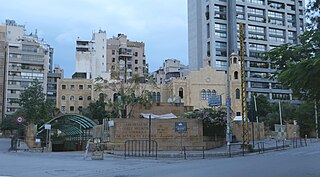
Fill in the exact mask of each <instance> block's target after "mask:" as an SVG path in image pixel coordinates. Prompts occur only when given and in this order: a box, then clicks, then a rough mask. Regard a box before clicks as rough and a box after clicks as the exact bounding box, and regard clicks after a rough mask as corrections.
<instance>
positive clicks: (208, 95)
mask: <svg viewBox="0 0 320 177" xmlns="http://www.w3.org/2000/svg"><path fill="white" fill-rule="evenodd" d="M209 97H211V90H209V89H208V90H207V96H206V100H207V99H208V98H209Z"/></svg>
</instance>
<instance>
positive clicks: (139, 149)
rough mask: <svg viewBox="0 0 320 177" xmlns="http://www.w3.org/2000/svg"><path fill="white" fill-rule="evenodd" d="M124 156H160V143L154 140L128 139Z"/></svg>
mask: <svg viewBox="0 0 320 177" xmlns="http://www.w3.org/2000/svg"><path fill="white" fill-rule="evenodd" d="M124 148H125V151H124V157H125V158H126V157H155V158H156V159H157V158H158V143H157V142H156V141H154V140H150V141H149V140H127V141H126V142H125V145H124Z"/></svg>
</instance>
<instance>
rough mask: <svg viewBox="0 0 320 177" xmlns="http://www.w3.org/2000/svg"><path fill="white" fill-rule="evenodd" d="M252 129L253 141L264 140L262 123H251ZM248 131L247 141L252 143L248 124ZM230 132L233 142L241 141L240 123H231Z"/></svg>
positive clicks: (250, 127)
mask: <svg viewBox="0 0 320 177" xmlns="http://www.w3.org/2000/svg"><path fill="white" fill-rule="evenodd" d="M253 127H254V140H264V139H265V135H264V124H263V123H258V124H257V123H256V122H254V123H253ZM248 129H249V141H252V123H251V122H249V124H248ZM231 130H232V135H233V137H234V138H233V141H240V142H241V141H242V121H233V122H232V123H231Z"/></svg>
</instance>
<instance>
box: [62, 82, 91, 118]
mask: <svg viewBox="0 0 320 177" xmlns="http://www.w3.org/2000/svg"><path fill="white" fill-rule="evenodd" d="M57 88H58V89H57V103H56V107H57V108H58V109H59V110H60V111H61V112H62V113H74V114H79V113H80V111H81V110H82V109H83V108H86V107H88V105H89V104H90V103H91V102H92V101H93V97H92V94H93V82H92V80H89V79H59V80H58V82H57Z"/></svg>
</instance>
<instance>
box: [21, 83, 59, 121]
mask: <svg viewBox="0 0 320 177" xmlns="http://www.w3.org/2000/svg"><path fill="white" fill-rule="evenodd" d="M18 103H19V105H20V106H21V113H22V116H23V117H24V118H25V119H26V121H27V122H28V123H35V124H42V123H45V122H46V121H47V120H49V118H50V117H52V114H53V107H52V106H51V105H50V104H49V103H47V102H46V100H45V94H44V93H43V88H42V85H41V84H40V83H39V82H38V80H35V81H33V82H32V84H31V86H30V87H28V88H27V89H26V90H24V91H23V92H22V93H21V94H20V99H19V101H18Z"/></svg>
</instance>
